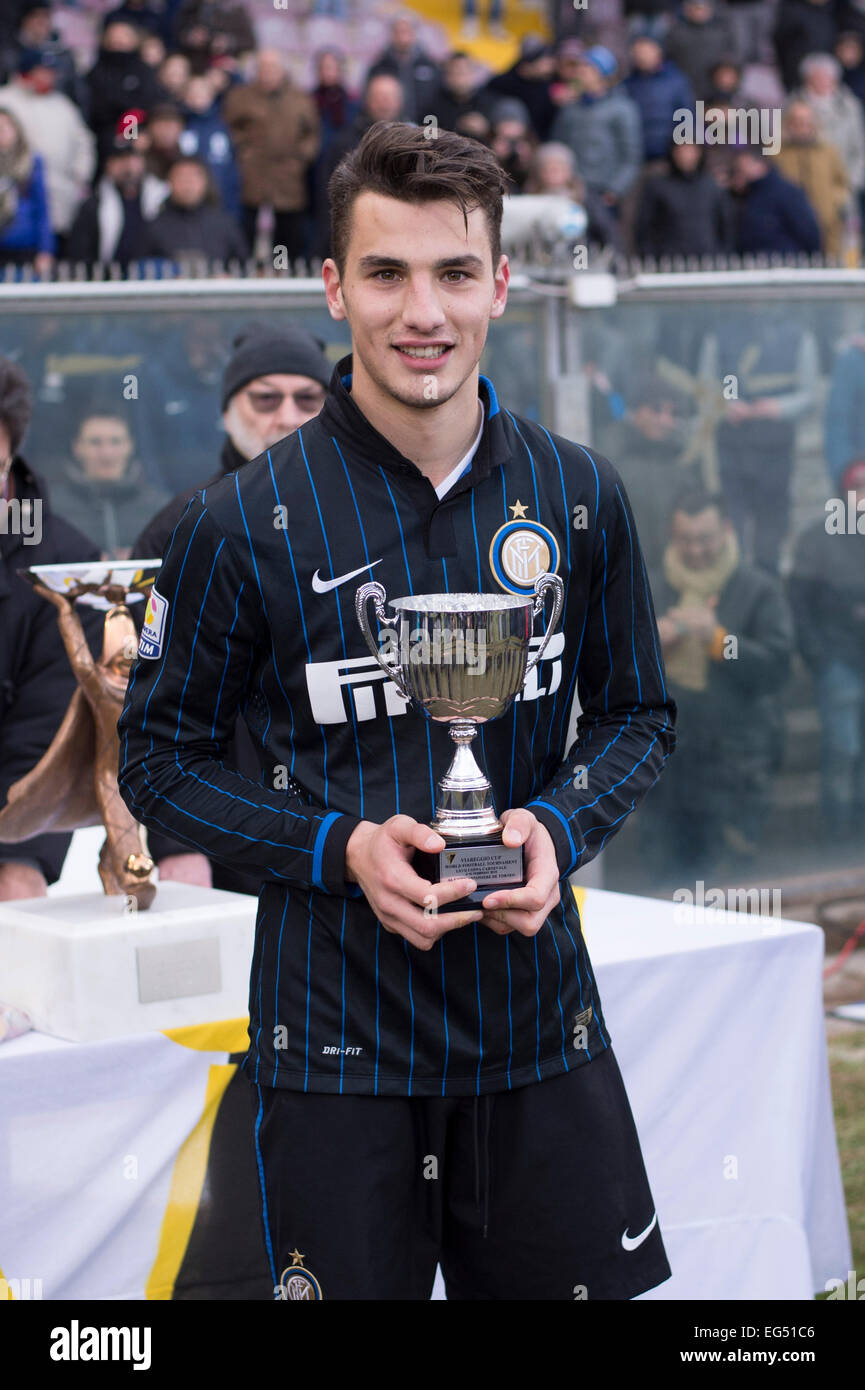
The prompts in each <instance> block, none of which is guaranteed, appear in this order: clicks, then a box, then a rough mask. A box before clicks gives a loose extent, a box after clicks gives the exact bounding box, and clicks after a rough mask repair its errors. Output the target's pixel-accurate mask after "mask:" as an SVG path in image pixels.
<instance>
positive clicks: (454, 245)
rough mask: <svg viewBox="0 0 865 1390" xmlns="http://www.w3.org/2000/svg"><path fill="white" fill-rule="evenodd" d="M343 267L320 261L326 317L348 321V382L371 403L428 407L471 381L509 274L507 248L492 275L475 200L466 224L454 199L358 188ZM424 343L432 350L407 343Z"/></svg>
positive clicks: (501, 303) (499, 310)
mask: <svg viewBox="0 0 865 1390" xmlns="http://www.w3.org/2000/svg"><path fill="white" fill-rule="evenodd" d="M343 270H344V273H343V276H342V278H340V275H339V271H338V269H337V266H336V263H335V262H334V261H333V260H332V259H328V260H326V261H325V262H324V265H323V267H322V276H323V279H324V285H325V290H326V292H327V304H328V309H329V311H330V314H331V317H332V318H334V319H336V320H342V319H347V320H348V323H349V326H350V328H351V340H352V352H353V354H354V358H353V361H354V372H355V377H356V382H355V385H356V384H357V382H358V381H359V382H361V384H362V389H363V391H364V393H365V395H366V398H367V401H368V403H369V402H370V400H371V398H373V397H377V398H378V400H379V402H380V403H381V404H382V405H385V404H387V403H388V402H393V401H399V402H401V403H402V404H404V405H408V406H415V407H420V408H424V407H427V406H433V407H434V406H436V405H442V404H444V402H445V401H448V400H450V399H451V397H452V396H454V395H455V394H456V393H457V392H458V391H459V390H460V389H461V388H463V387H465V386H466V383H467V382H470V381H471V379H472V375H473V373H474V372H475V370H476V368H477V365H478V362H479V361H480V356H481V353H482V352H483V349H484V344H485V342H486V338H487V331H488V329H489V321H490V319H491V318H500V317H501V315H502V314H503V313H504V308H505V303H506V300H507V285H508V277H509V271H508V266H507V258H506V257H504V256H503V257H501V259H500V262H499V265H498V267H497V268H496V274H495V275H494V274H493V265H492V254H491V249H490V234H489V228H488V225H487V220H486V217H485V215H484V212H483V210H482V209H481V208H479V207H475V208H473V209H472V210H471V211H470V212H469V213H468V230H466V224H465V222H464V220H463V214H462V212H461V210H460V208H459V206H458V205H457V204H456V203H452V202H449V201H447V200H444V199H441V200H439V199H436V200H434V201H430V202H424V203H407V202H403V201H401V200H400V199H398V198H391V197H388V196H386V195H384V194H379V193H373V192H371V191H369V190H365V191H364V192H362V193H360V194H359V195H358V197H357V198H356V199H355V201H354V205H353V207H352V212H351V224H350V236H349V241H348V246H347V248H346V254H345V265H344V267H343ZM424 348H432V349H434V354H433V355H432V356H423V355H420V356H417V355H413V354H412V352H410V351H408V350H407V349H414V350H422V349H424ZM430 376H432V377H433V379H434V380H435V382H436V391H435V394H434V396H432V395H431V394H430V390H429V379H430ZM476 395H477V392H476V391H475V396H476ZM476 409H477V406H476V404H473V405H472V410H476Z"/></svg>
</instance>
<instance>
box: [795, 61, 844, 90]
mask: <svg viewBox="0 0 865 1390" xmlns="http://www.w3.org/2000/svg"><path fill="white" fill-rule="evenodd" d="M802 82H803V85H804V86H805V88H806V89H807V91H809V92H813V93H814V96H815V97H828V96H831V95H832V93H833V92H834V91H835V89H836V87H837V86H838V79H837V77H836V76H835V72H834V70H833V69H832V68H830V67H829V66H828V65H827V66H825V67H824V65H823V64H822V63H819V64H817V65H816V66H815V67H813V68H811V69H810V71H808V72H806V73H803V74H802Z"/></svg>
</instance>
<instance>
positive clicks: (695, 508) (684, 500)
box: [673, 484, 728, 517]
mask: <svg viewBox="0 0 865 1390" xmlns="http://www.w3.org/2000/svg"><path fill="white" fill-rule="evenodd" d="M710 507H714V508H715V509H716V510H717V512H718V515H719V516H722V517H726V516H727V515H728V512H727V504H726V502H725V501H724V498H723V497H722V496H721V494H720V493H719V492H709V490H708V488H705V487H700V486H699V484H692V485H691V486H690V487H686V488H684V489H683V490H682V495H681V497H677V498H676V501H675V503H674V505H673V511H674V512H684V513H685V516H699V514H700V512H705V511H708V510H709V508H710Z"/></svg>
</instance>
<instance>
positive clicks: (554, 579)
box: [523, 570, 565, 682]
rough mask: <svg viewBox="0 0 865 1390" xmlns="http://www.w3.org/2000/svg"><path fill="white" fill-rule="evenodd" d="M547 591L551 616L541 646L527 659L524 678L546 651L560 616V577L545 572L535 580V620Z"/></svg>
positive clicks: (533, 614)
mask: <svg viewBox="0 0 865 1390" xmlns="http://www.w3.org/2000/svg"><path fill="white" fill-rule="evenodd" d="M548 589H552V591H553V611H552V615H551V617H550V621H549V622H548V623H547V629H546V632H545V633H544V635H543V637H542V638H541V645H540V646H539V647H538V650H537V651H536V652H535V654H534V656H531V657H529V659H528V661H527V662H526V676H528V674H529V672H530V671H533V670H534V669H535V667H536V666H537V664H538V662H539V661H540V659H541V657H542V656H543V654H544V652H545V651H546V648H547V643H548V642H549V640H550V638H551V637H552V635H553V628H554V627H555V626H556V623H557V622H558V621H559V618H560V617H561V616H562V605H563V604H564V601H565V586H564V584H563V583H562V580H561V577H560V576H559V575H558V574H550V573H549V572H548V571H546V570H545V571H544V573H543V574H539V575H538V577H537V579H536V580H535V606H534V609H533V610H532V616H533V617H535V618H536V617H537V616H538V614H539V613H541V612H543V607H544V598H545V596H546V592H547V590H548ZM523 680H524V682H525V677H524V678H523Z"/></svg>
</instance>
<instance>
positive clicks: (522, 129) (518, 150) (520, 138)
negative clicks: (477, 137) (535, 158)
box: [492, 121, 531, 160]
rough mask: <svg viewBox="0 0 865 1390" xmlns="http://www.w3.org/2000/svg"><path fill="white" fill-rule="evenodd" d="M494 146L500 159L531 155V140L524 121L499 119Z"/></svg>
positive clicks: (494, 136)
mask: <svg viewBox="0 0 865 1390" xmlns="http://www.w3.org/2000/svg"><path fill="white" fill-rule="evenodd" d="M492 148H493V150H494V151H495V153H496V156H497V158H498V159H500V160H508V159H513V158H514V157H515V156H516V157H517V158H522V159H527V158H529V157H530V156H531V142H530V140H529V138H528V130H527V129H526V126H525V123H524V122H523V121H498V122H497V123H496V127H495V130H494V131H493V139H492Z"/></svg>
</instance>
